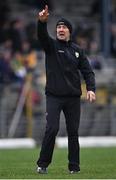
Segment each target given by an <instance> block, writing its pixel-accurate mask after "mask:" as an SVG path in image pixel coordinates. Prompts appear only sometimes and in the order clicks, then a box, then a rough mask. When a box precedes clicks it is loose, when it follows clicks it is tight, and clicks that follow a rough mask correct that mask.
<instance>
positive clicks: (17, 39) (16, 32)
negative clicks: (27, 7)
mask: <svg viewBox="0 0 116 180" xmlns="http://www.w3.org/2000/svg"><path fill="white" fill-rule="evenodd" d="M10 38H11V39H12V42H13V50H14V51H21V44H22V41H24V40H26V39H27V34H26V30H25V25H24V22H23V20H21V19H16V20H13V21H12V22H11V27H10Z"/></svg>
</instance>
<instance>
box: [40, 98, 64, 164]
mask: <svg viewBox="0 0 116 180" xmlns="http://www.w3.org/2000/svg"><path fill="white" fill-rule="evenodd" d="M60 112H61V107H60V102H59V101H58V99H57V98H54V97H47V99H46V114H47V115H46V120H47V125H46V131H45V136H44V139H43V143H42V148H41V152H40V157H39V159H38V161H37V164H38V166H40V167H47V166H48V165H49V164H50V163H51V160H52V155H53V150H54V145H55V138H56V135H57V132H58V129H59V118H60Z"/></svg>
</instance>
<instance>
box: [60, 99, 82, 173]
mask: <svg viewBox="0 0 116 180" xmlns="http://www.w3.org/2000/svg"><path fill="white" fill-rule="evenodd" d="M63 111H64V114H65V118H66V126H67V133H68V159H69V165H68V168H69V170H78V168H79V164H80V157H79V156H80V155H79V151H80V150H79V141H78V128H79V122H80V98H71V99H70V100H69V101H68V103H66V105H65V107H64V110H63Z"/></svg>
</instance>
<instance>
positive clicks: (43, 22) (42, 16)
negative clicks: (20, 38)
mask: <svg viewBox="0 0 116 180" xmlns="http://www.w3.org/2000/svg"><path fill="white" fill-rule="evenodd" d="M48 16H49V12H48V6H47V5H46V6H45V9H43V10H42V11H41V12H39V14H38V17H37V18H38V26H37V36H38V39H39V41H40V44H41V46H42V48H43V49H44V50H45V51H46V52H47V51H48V52H49V51H50V49H51V45H52V43H51V41H52V38H51V37H50V36H49V34H48V31H47V21H48Z"/></svg>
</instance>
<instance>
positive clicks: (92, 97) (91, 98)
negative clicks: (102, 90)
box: [87, 91, 96, 102]
mask: <svg viewBox="0 0 116 180" xmlns="http://www.w3.org/2000/svg"><path fill="white" fill-rule="evenodd" d="M87 100H89V101H90V102H94V101H95V100H96V95H95V93H94V92H93V91H87Z"/></svg>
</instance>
